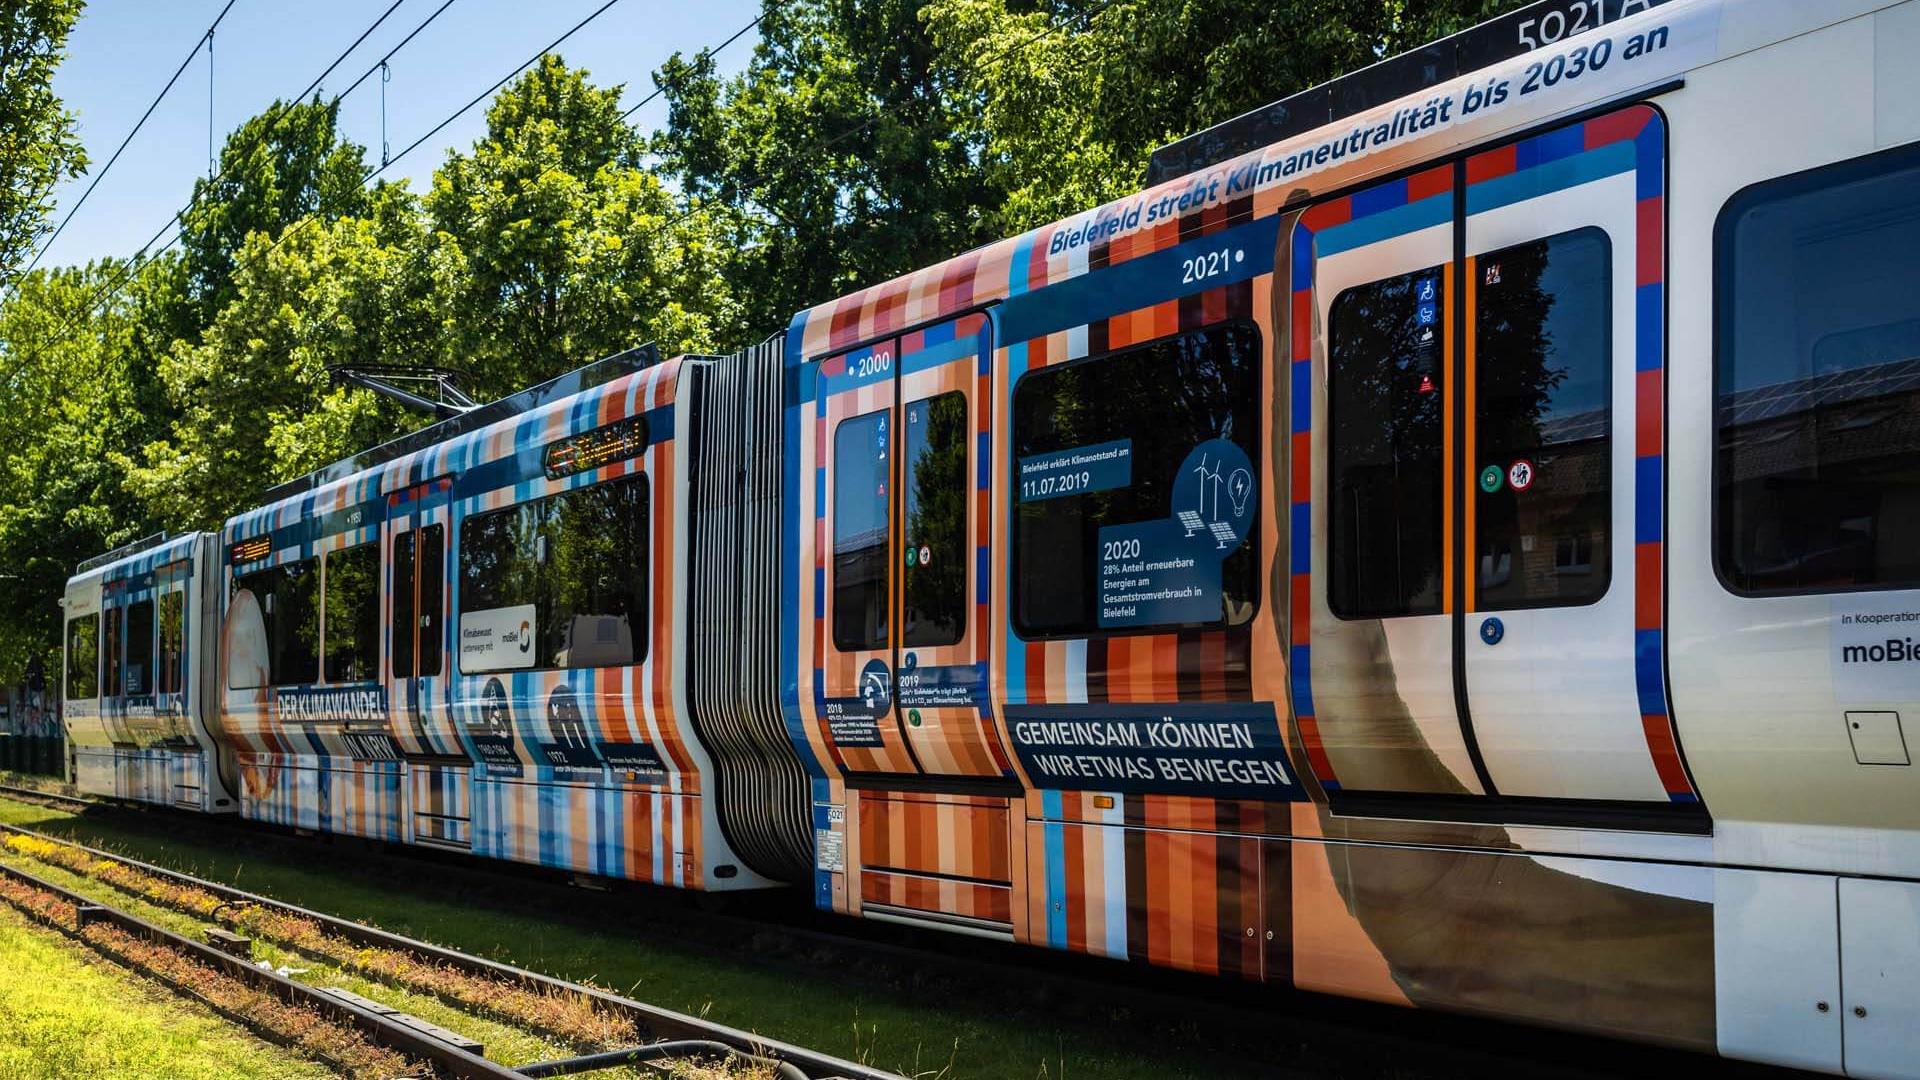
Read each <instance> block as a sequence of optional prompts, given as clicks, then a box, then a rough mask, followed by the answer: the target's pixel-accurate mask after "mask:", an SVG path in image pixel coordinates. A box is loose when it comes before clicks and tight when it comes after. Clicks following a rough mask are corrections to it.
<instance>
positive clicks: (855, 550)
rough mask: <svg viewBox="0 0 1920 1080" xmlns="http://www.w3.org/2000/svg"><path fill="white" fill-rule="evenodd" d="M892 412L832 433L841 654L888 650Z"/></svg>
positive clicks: (836, 621)
mask: <svg viewBox="0 0 1920 1080" xmlns="http://www.w3.org/2000/svg"><path fill="white" fill-rule="evenodd" d="M889 411H890V410H886V409H882V410H880V411H879V412H870V413H867V414H866V415H865V416H856V417H853V418H852V419H850V420H842V421H841V422H840V426H839V427H837V428H835V429H834V431H833V644H834V646H835V647H836V648H838V649H839V650H840V651H841V652H857V651H860V650H862V649H884V648H886V647H887V640H888V638H887V604H888V602H889V597H888V595H887V592H888V586H889V581H890V575H891V573H892V569H893V560H892V558H891V557H890V556H889V555H888V554H887V517H888V514H889V512H890V509H891V507H892V502H891V500H889V499H888V497H887V486H888V473H889V471H890V469H889V462H888V455H887V448H888V445H889V442H890V440H891V439H892V435H891V434H890V433H889V432H888V431H887V413H888V412H889Z"/></svg>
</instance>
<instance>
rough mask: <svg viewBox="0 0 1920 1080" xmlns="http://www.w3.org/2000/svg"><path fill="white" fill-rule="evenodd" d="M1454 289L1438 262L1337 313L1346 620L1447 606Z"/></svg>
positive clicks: (1333, 327)
mask: <svg viewBox="0 0 1920 1080" xmlns="http://www.w3.org/2000/svg"><path fill="white" fill-rule="evenodd" d="M1445 292H1446V279H1445V277H1444V276H1443V275H1442V273H1441V270H1440V268H1439V267H1429V268H1427V269H1424V270H1417V271H1414V272H1413V273H1410V274H1401V275H1399V276H1397V277H1391V278H1386V279H1384V280H1381V281H1375V282H1371V283H1369V284H1366V285H1357V286H1354V287H1353V288H1350V289H1347V290H1345V291H1343V292H1342V293H1341V294H1340V295H1339V296H1337V297H1335V298H1334V301H1333V306H1332V308H1331V310H1330V312H1329V317H1328V322H1329V326H1328V330H1327V353H1328V358H1329V360H1330V361H1331V363H1330V371H1329V373H1328V376H1327V413H1328V416H1327V421H1328V422H1327V426H1328V433H1327V455H1328V460H1329V462H1330V468H1329V474H1328V486H1329V488H1330V489H1331V491H1330V495H1331V498H1330V500H1329V504H1328V508H1327V567H1328V577H1327V601H1328V604H1329V606H1330V607H1331V608H1332V610H1333V613H1334V614H1335V615H1338V616H1340V617H1341V618H1344V619H1378V618H1391V617H1396V616H1404V615H1431V614H1435V613H1437V612H1439V610H1440V586H1441V566H1440V562H1441V553H1440V552H1441V543H1440V542H1441V529H1442V514H1441V505H1440V504H1441V492H1442V491H1443V490H1444V489H1445V485H1444V483H1443V478H1442V475H1441V470H1442V469H1443V467H1444V455H1443V454H1442V447H1441V440H1442V438H1443V427H1444V424H1443V419H1444V418H1443V416H1442V408H1443V406H1444V405H1445V403H1446V400H1447V397H1448V395H1447V387H1446V384H1445V379H1446V371H1445V366H1444V365H1443V364H1442V362H1441V358H1442V352H1443V341H1442V334H1444V333H1445V330H1444V326H1445V320H1444V319H1443V318H1442V313H1443V312H1444V311H1445V310H1446V306H1445V305H1446V304H1447V297H1446V295H1445Z"/></svg>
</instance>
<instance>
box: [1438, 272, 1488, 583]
mask: <svg viewBox="0 0 1920 1080" xmlns="http://www.w3.org/2000/svg"><path fill="white" fill-rule="evenodd" d="M1477 261H1478V260H1476V259H1474V258H1473V257H1471V256H1469V257H1468V258H1467V268H1466V273H1465V275H1464V280H1463V282H1462V285H1463V286H1464V287H1465V289H1466V297H1467V304H1466V310H1467V320H1468V330H1467V334H1466V341H1467V353H1466V359H1465V361H1464V362H1463V363H1462V364H1461V367H1462V368H1463V369H1464V375H1465V381H1466V389H1465V393H1466V416H1467V426H1466V436H1467V438H1466V448H1467V449H1466V464H1467V471H1466V476H1465V478H1464V479H1463V478H1462V477H1461V476H1459V475H1457V474H1455V473H1454V471H1453V470H1451V469H1449V470H1448V472H1447V475H1448V481H1449V483H1450V484H1451V483H1465V484H1466V485H1467V499H1466V502H1467V513H1466V555H1467V571H1466V575H1465V576H1464V577H1463V578H1462V579H1461V582H1460V594H1461V607H1460V609H1461V610H1462V611H1472V610H1473V609H1474V592H1475V588H1476V585H1477V584H1478V582H1477V580H1476V579H1477V578H1478V576H1479V572H1478V570H1477V565H1478V561H1477V560H1476V558H1475V557H1474V552H1475V551H1477V550H1478V549H1477V548H1476V547H1475V546H1474V544H1475V537H1474V531H1473V525H1474V510H1475V508H1476V506H1477V505H1478V503H1479V501H1480V488H1479V486H1478V485H1479V481H1478V473H1477V471H1476V464H1477V462H1478V461H1479V457H1480V447H1479V444H1478V443H1477V441H1476V438H1477V436H1476V435H1475V433H1474V413H1475V412H1476V411H1477V409H1478V406H1479V400H1478V397H1477V396H1476V395H1477V393H1478V391H1477V389H1476V387H1475V381H1476V380H1475V370H1474V366H1475V360H1474V338H1475V337H1476V335H1475V334H1474V332H1473V324H1472V320H1473V317H1474V304H1475V303H1476V302H1477V301H1476V299H1475V288H1474V287H1475V285H1476V283H1477V282H1476V279H1477V272H1476V270H1475V265H1476V263H1477ZM1447 310H1448V312H1449V313H1451V312H1452V310H1453V308H1452V305H1448V308H1447ZM1448 319H1449V321H1451V319H1452V316H1451V314H1449V316H1448ZM1446 349H1447V350H1448V351H1449V352H1451V350H1452V349H1453V332H1452V330H1451V328H1449V331H1448V333H1447V343H1446ZM1448 419H1449V420H1451V419H1452V412H1451V411H1449V412H1448ZM1447 445H1448V446H1449V447H1451V446H1452V445H1453V442H1452V440H1451V439H1449V440H1448V442H1447ZM1443 498H1446V499H1447V506H1448V508H1449V509H1451V508H1452V506H1453V500H1452V498H1450V497H1447V496H1443ZM1446 535H1447V536H1449V537H1451V536H1452V535H1453V528H1452V525H1451V523H1449V525H1448V528H1447V531H1446ZM1446 558H1447V569H1448V572H1449V573H1451V572H1452V571H1453V567H1454V563H1455V560H1454V557H1453V554H1452V553H1451V552H1448V553H1447V557H1446Z"/></svg>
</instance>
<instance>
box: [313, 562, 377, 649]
mask: <svg viewBox="0 0 1920 1080" xmlns="http://www.w3.org/2000/svg"><path fill="white" fill-rule="evenodd" d="M326 559H327V582H326V596H325V599H324V601H323V603H324V606H325V609H326V627H325V634H326V664H325V667H326V676H327V681H328V682H330V683H339V682H364V681H366V680H368V679H372V678H373V677H374V672H375V670H376V665H377V664H378V653H379V649H380V637H379V634H380V599H379V592H378V584H379V583H378V581H377V580H376V576H377V575H378V574H379V573H380V548H379V546H378V545H376V544H361V545H360V546H358V547H350V548H345V549H342V550H339V551H330V552H328V553H327V556H326Z"/></svg>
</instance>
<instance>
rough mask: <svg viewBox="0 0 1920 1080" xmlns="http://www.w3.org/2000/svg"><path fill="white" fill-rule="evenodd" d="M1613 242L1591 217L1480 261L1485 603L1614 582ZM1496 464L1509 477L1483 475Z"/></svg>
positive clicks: (1479, 460)
mask: <svg viewBox="0 0 1920 1080" xmlns="http://www.w3.org/2000/svg"><path fill="white" fill-rule="evenodd" d="M1611 253H1612V245H1611V244H1610V243H1609V242H1608V240H1607V234H1606V233H1605V232H1603V231H1602V230H1600V229H1595V228H1585V229H1577V230H1574V231H1573V232H1567V233H1561V234H1560V235H1558V236H1552V237H1548V238H1547V239H1544V240H1535V241H1532V242H1530V243H1525V244H1520V245H1518V246H1515V247H1510V248H1505V249H1503V250H1500V251H1494V252H1489V253H1488V254H1486V255H1482V256H1480V257H1479V258H1478V259H1477V260H1476V261H1475V267H1476V270H1475V280H1476V282H1477V284H1478V289H1477V290H1476V294H1475V298H1474V299H1475V311H1474V323H1473V333H1474V398H1475V400H1476V402H1477V406H1476V408H1475V415H1474V427H1473V431H1474V435H1473V439H1474V444H1475V450H1476V454H1477V456H1476V457H1475V459H1474V463H1473V464H1474V473H1475V478H1476V488H1475V490H1474V492H1473V493H1472V494H1471V495H1470V496H1469V497H1470V498H1473V499H1474V500H1476V502H1475V504H1474V547H1475V549H1476V550H1475V552H1474V556H1475V558H1474V576H1475V591H1474V607H1475V610H1479V611H1498V610H1503V609H1508V608H1524V607H1549V606H1564V605H1573V604H1588V603H1592V602H1593V601H1595V600H1598V599H1600V597H1601V596H1603V595H1605V594H1606V591H1607V583H1608V581H1609V580H1610V579H1611V573H1610V564H1609V560H1608V558H1607V556H1608V553H1609V550H1610V545H1609V542H1608V541H1609V536H1610V535H1611V534H1610V529H1611V525H1612V521H1613V482H1612V481H1613V465H1612V463H1613V436H1612V401H1613V393H1612V389H1611V380H1612V374H1613V363H1612V356H1613V352H1612V346H1611V345H1610V341H1611V338H1612V335H1611V334H1610V333H1609V329H1610V327H1611V325H1612V316H1611V307H1612V305H1611V304H1610V302H1609V293H1610V283H1611V281H1612V278H1611V269H1610V263H1611ZM1487 470H1497V471H1498V474H1499V478H1498V482H1489V481H1482V480H1480V479H1479V476H1480V474H1481V473H1482V472H1487ZM1487 475H1489V476H1492V475H1493V473H1491V472H1488V473H1487ZM1489 488H1491V489H1492V490H1488V489H1489ZM1576 568H1577V572H1576Z"/></svg>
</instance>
